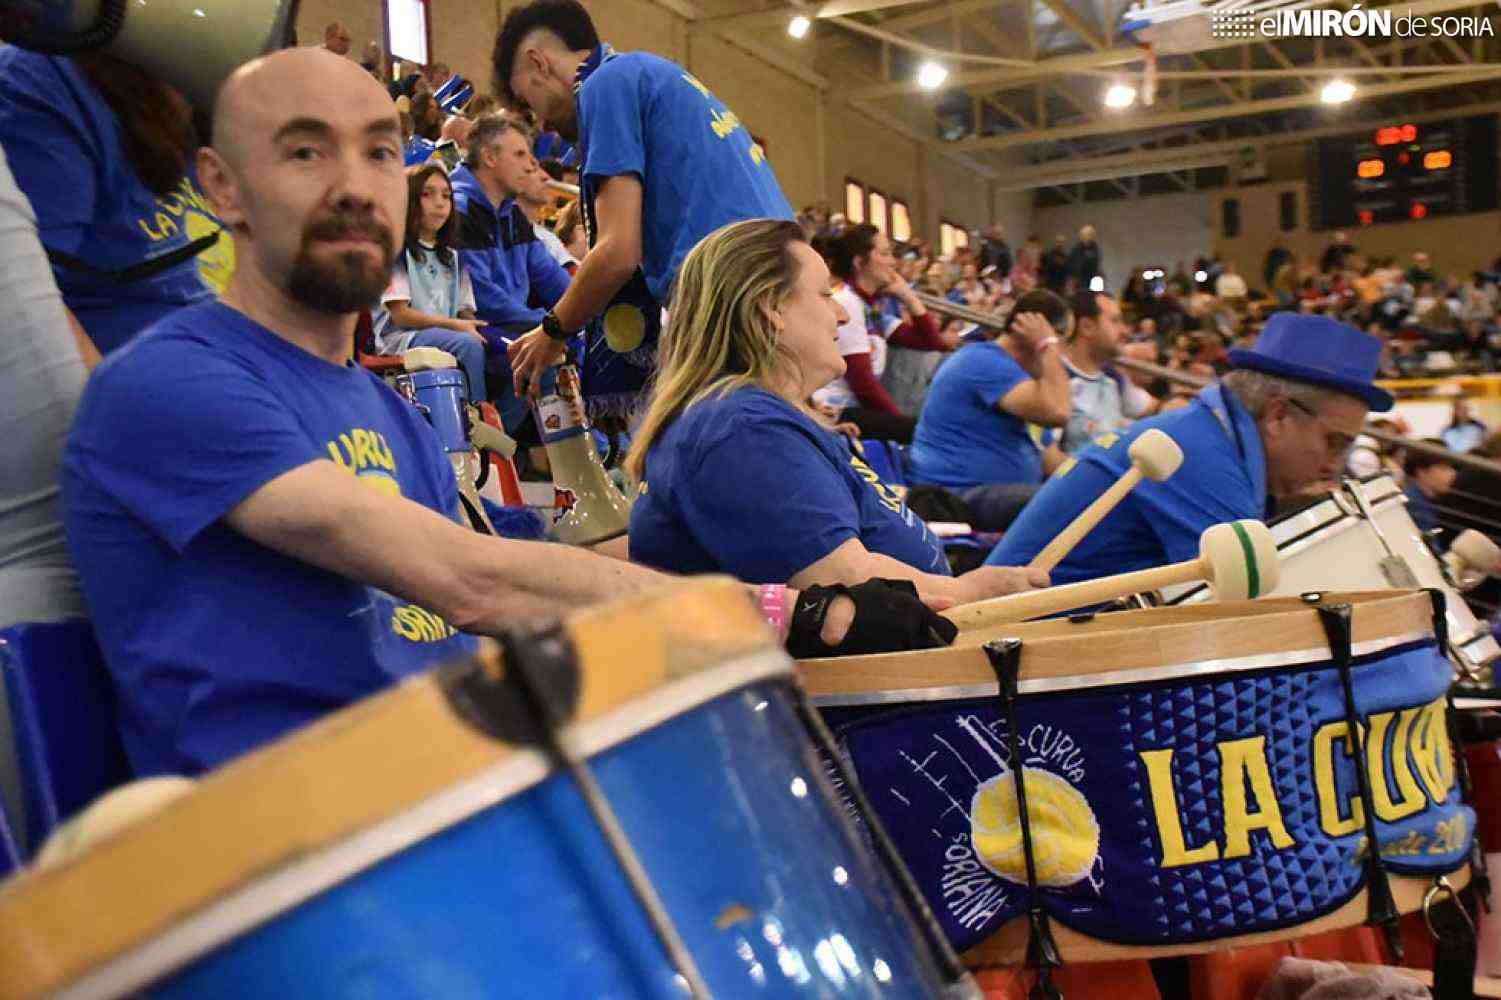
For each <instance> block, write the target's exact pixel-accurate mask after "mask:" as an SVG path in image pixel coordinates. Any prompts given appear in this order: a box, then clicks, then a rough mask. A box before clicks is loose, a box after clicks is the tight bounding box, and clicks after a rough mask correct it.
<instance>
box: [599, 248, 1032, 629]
mask: <svg viewBox="0 0 1501 1000" xmlns="http://www.w3.org/2000/svg"><path fill="white" fill-rule="evenodd" d="M668 311H669V314H670V315H671V316H672V323H671V326H670V328H669V329H668V330H666V331H664V333H663V335H662V343H661V353H660V355H659V360H658V370H657V376H656V383H655V385H654V387H653V389H652V393H651V397H650V402H649V404H648V408H647V412H646V416H645V418H644V419H643V421H642V423H641V427H640V429H639V431H638V432H637V434H636V436H635V441H634V443H633V445H632V448H631V452H630V454H629V455H628V456H627V458H626V467H627V469H628V470H629V471H630V473H631V474H632V476H634V477H635V478H636V480H637V481H638V482H639V483H640V484H641V486H640V495H639V496H638V497H637V500H636V504H635V507H634V509H633V510H632V512H631V529H630V548H631V558H632V560H634V561H637V562H643V563H646V564H648V565H652V566H657V567H660V568H662V569H666V570H670V571H673V572H678V573H706V572H721V573H729V574H732V575H734V576H737V577H739V578H740V579H742V580H746V581H748V582H751V583H761V584H780V583H785V584H788V585H790V586H793V587H798V588H802V587H807V586H811V585H816V584H817V585H825V586H839V585H843V586H852V585H856V584H859V583H862V582H864V581H866V580H869V579H872V578H882V579H896V580H906V581H910V582H911V583H912V584H913V585H914V586H915V588H916V590H917V592H918V594H919V595H920V596H921V597H922V598H923V599H924V600H925V601H927V602H928V603H930V604H932V605H934V606H938V607H942V606H948V605H950V604H955V603H964V602H968V601H974V600H980V599H982V598H986V597H994V596H998V595H1000V594H1007V593H1012V592H1015V591H1018V590H1025V589H1028V588H1029V587H1030V586H1045V585H1046V582H1047V580H1046V575H1045V574H1042V573H1031V574H1029V573H1027V572H1026V571H1024V570H1020V569H1012V568H1008V567H990V569H991V570H992V572H986V571H985V570H984V569H981V570H975V571H974V572H971V573H967V574H965V575H964V576H962V577H958V578H954V577H952V576H950V575H949V569H948V563H947V561H946V560H945V558H944V554H943V547H942V546H941V545H940V544H939V542H938V539H937V538H936V537H934V535H933V533H932V532H930V531H929V530H928V528H927V526H926V525H925V524H923V522H922V520H921V519H919V518H918V517H917V516H916V515H915V514H913V513H912V512H911V511H910V510H908V509H907V507H906V505H905V504H904V503H903V502H902V500H901V498H900V497H899V496H898V495H897V494H896V493H895V492H893V491H892V490H891V489H890V487H888V486H886V485H885V484H884V483H882V482H881V481H880V479H879V478H878V477H877V476H876V474H875V473H874V472H872V471H871V469H870V468H869V467H868V466H867V465H866V464H865V463H864V462H862V461H861V460H860V459H859V458H857V457H855V456H853V455H852V454H851V453H850V452H849V450H848V449H847V448H845V446H844V445H843V444H842V443H841V442H840V441H839V440H838V438H837V436H836V435H834V434H833V433H831V432H830V431H828V430H826V429H825V428H823V427H822V426H820V425H819V424H818V422H817V421H816V420H815V419H814V418H813V417H812V416H811V415H810V414H809V413H808V412H807V411H806V410H805V409H804V404H803V402H802V401H803V400H805V399H807V398H808V396H809V395H810V394H811V393H812V391H813V390H814V389H817V388H818V387H819V386H821V385H824V384H825V383H827V382H828V381H829V380H830V379H831V378H834V377H836V376H838V375H840V374H842V373H843V372H844V359H843V358H842V357H841V356H840V354H839V348H838V345H837V343H836V341H835V330H836V328H837V327H838V325H839V324H840V323H841V322H843V321H844V319H845V314H844V310H843V309H842V308H841V307H840V306H839V305H838V304H837V303H836V302H835V301H834V299H833V296H832V293H831V291H830V282H829V270H828V268H827V267H826V266H825V264H824V262H823V260H822V259H821V258H820V257H819V256H818V254H817V253H815V252H814V250H813V248H812V247H811V246H809V245H808V243H807V242H806V241H805V239H804V236H803V232H802V230H801V229H800V228H799V227H798V225H797V224H796V223H794V222H780V221H774V220H769V219H756V220H751V221H748V222H738V223H735V224H733V225H729V226H726V227H724V228H723V229H720V230H717V231H716V232H713V233H711V234H709V236H707V237H705V238H704V240H703V242H701V243H699V244H698V246H696V247H694V249H693V250H692V252H690V253H689V254H688V256H687V258H686V259H685V260H684V262H683V267H682V269H681V270H680V271H679V273H678V278H677V284H676V288H675V291H674V294H673V300H672V305H671V306H670V307H669V310H668Z"/></svg>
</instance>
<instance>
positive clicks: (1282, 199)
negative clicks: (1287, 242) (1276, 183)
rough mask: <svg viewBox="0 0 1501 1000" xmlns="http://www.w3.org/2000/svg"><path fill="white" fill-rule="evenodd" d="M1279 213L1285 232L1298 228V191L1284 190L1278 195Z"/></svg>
mask: <svg viewBox="0 0 1501 1000" xmlns="http://www.w3.org/2000/svg"><path fill="white" fill-rule="evenodd" d="M1277 214H1278V216H1279V217H1280V218H1279V221H1280V223H1281V225H1282V231H1283V232H1284V233H1290V232H1292V231H1293V230H1294V229H1297V228H1298V192H1296V191H1283V192H1282V193H1281V194H1280V195H1278V196H1277Z"/></svg>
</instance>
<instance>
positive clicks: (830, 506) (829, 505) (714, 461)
mask: <svg viewBox="0 0 1501 1000" xmlns="http://www.w3.org/2000/svg"><path fill="white" fill-rule="evenodd" d="M851 538H858V539H860V541H861V542H862V543H863V544H864V545H865V547H866V548H867V549H868V550H870V551H871V552H879V553H881V554H882V555H887V556H890V557H892V558H893V559H899V560H901V561H902V562H904V563H906V564H907V565H909V566H911V567H913V568H915V569H920V570H923V571H924V572H927V573H939V574H943V575H945V576H947V575H948V572H949V569H948V562H947V560H946V559H945V557H944V554H943V547H942V545H940V544H939V541H938V539H937V537H936V536H935V535H934V534H933V533H932V532H931V531H929V530H928V526H927V525H926V524H924V523H923V522H922V519H921V518H919V517H918V516H917V515H916V514H913V513H912V511H910V510H908V509H907V505H906V504H905V503H903V502H902V499H901V498H900V497H899V496H897V495H896V493H895V492H893V491H892V489H891V487H889V486H887V485H886V484H885V483H883V482H881V480H880V477H879V476H877V475H876V474H875V472H873V471H872V470H871V468H870V466H868V465H866V464H865V462H864V461H862V460H861V459H860V458H858V457H857V456H855V455H854V454H853V453H852V452H851V451H850V450H849V448H848V447H847V446H846V445H845V444H844V443H843V442H842V441H841V440H839V439H838V436H837V435H835V434H834V433H832V432H831V431H828V430H826V429H824V428H823V427H820V426H819V425H818V424H816V423H814V422H813V420H812V419H811V418H809V417H808V416H807V415H806V414H803V413H801V412H799V411H798V410H797V409H796V408H795V407H793V406H792V405H791V404H789V403H788V402H787V401H786V400H784V399H781V398H780V397H778V396H775V395H773V394H771V393H769V392H765V391H763V390H761V389H740V390H738V391H736V392H732V393H730V394H729V395H727V396H721V397H717V398H713V399H705V400H702V401H700V402H698V403H695V404H693V405H692V406H690V407H688V409H687V411H686V412H684V413H683V414H682V416H680V417H678V418H677V420H675V421H673V423H672V424H671V425H670V426H669V427H668V428H667V430H666V431H664V432H663V434H662V436H661V437H660V438H658V439H657V442H656V443H655V444H654V445H652V448H651V451H650V452H648V453H647V456H646V475H645V479H644V481H643V482H642V483H641V486H640V491H639V493H638V495H637V497H636V503H635V506H633V507H632V508H631V531H630V539H631V560H632V561H633V562H641V563H646V564H647V565H649V566H656V567H658V568H660V569H664V570H667V571H669V572H673V573H729V574H730V575H731V576H735V577H738V578H739V579H741V580H745V581H747V582H749V583H786V582H787V581H788V580H790V579H791V578H792V576H793V575H794V574H796V573H797V572H798V571H799V570H802V569H806V568H807V567H808V566H811V565H813V564H814V563H816V562H818V560H820V559H822V558H823V557H824V556H826V555H828V554H829V553H830V552H832V551H834V550H835V549H836V548H838V547H839V546H840V545H842V544H844V543H845V542H847V541H849V540H850V539H851Z"/></svg>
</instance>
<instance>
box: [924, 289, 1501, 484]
mask: <svg viewBox="0 0 1501 1000" xmlns="http://www.w3.org/2000/svg"><path fill="white" fill-rule="evenodd" d="M916 294H917V299H918V301H919V302H921V303H922V304H923V305H924V306H926V307H927V308H928V309H931V310H932V311H933V312H936V313H942V314H943V315H945V316H952V317H953V318H955V319H962V320H964V321H965V322H967V323H974V324H975V325H977V326H982V327H985V328H986V329H989V330H1001V329H1002V326H1001V322H1002V320H1001V318H1000V317H999V316H997V315H995V314H994V313H987V312H982V311H980V310H979V309H972V308H970V307H969V306H962V305H959V304H958V303H956V302H950V301H949V300H948V299H942V298H939V297H938V296H936V295H929V294H928V293H927V292H918V293H916ZM1112 364H1114V365H1115V367H1117V368H1123V369H1125V370H1127V371H1133V372H1137V373H1139V374H1142V375H1146V376H1149V377H1151V378H1160V379H1164V380H1166V381H1168V382H1176V383H1178V384H1179V385H1190V386H1193V387H1194V388H1196V389H1202V388H1203V387H1204V386H1206V385H1208V384H1209V383H1210V382H1211V381H1213V380H1212V379H1207V378H1205V377H1203V376H1202V375H1193V374H1190V373H1188V372H1185V371H1179V370H1178V369H1176V368H1164V367H1163V366H1161V365H1154V364H1152V363H1151V362H1149V361H1139V360H1137V359H1136V358H1127V357H1120V358H1116V359H1115V361H1113V362H1112ZM1362 433H1363V434H1365V435H1367V436H1369V437H1372V438H1375V439H1376V440H1377V441H1382V442H1385V443H1386V444H1391V445H1396V446H1398V447H1400V448H1405V449H1407V450H1408V451H1416V452H1421V453H1424V454H1428V455H1436V456H1438V457H1439V458H1442V459H1444V460H1445V461H1447V462H1450V463H1452V464H1454V465H1455V466H1468V467H1469V468H1472V469H1480V470H1481V471H1483V472H1489V473H1492V474H1494V475H1497V476H1501V462H1492V461H1490V460H1489V459H1485V458H1477V457H1475V456H1474V455H1466V454H1463V453H1461V452H1457V451H1452V450H1450V449H1449V448H1444V447H1441V446H1439V445H1436V444H1429V443H1428V442H1426V441H1417V440H1414V439H1412V438H1406V437H1402V436H1401V435H1399V434H1388V433H1387V432H1386V431H1383V430H1378V429H1377V428H1374V427H1367V428H1365V430H1364V431H1362Z"/></svg>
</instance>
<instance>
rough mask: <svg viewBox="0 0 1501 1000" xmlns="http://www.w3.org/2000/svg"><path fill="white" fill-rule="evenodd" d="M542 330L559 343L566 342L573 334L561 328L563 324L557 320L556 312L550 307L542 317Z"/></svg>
mask: <svg viewBox="0 0 1501 1000" xmlns="http://www.w3.org/2000/svg"><path fill="white" fill-rule="evenodd" d="M542 332H543V333H545V334H547V336H548V337H549V338H550V339H552V340H556V341H557V342H558V343H560V344H566V343H568V342H569V341H570V340H572V339H573V334H571V333H569V332H568V331H567V330H565V329H563V324H562V323H561V322H559V321H558V316H557V313H555V312H553V311H552V310H551V309H549V310H548V311H547V313H546V314H545V315H544V316H543V317H542Z"/></svg>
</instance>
